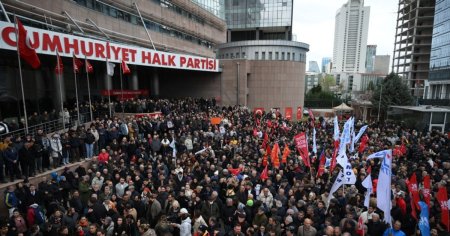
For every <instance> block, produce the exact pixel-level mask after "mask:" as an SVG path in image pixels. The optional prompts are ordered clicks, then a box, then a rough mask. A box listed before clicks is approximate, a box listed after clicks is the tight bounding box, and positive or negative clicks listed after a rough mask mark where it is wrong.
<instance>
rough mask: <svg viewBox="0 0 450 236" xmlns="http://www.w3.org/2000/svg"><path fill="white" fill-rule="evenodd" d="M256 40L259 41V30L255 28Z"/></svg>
mask: <svg viewBox="0 0 450 236" xmlns="http://www.w3.org/2000/svg"><path fill="white" fill-rule="evenodd" d="M256 40H259V29H258V28H256Z"/></svg>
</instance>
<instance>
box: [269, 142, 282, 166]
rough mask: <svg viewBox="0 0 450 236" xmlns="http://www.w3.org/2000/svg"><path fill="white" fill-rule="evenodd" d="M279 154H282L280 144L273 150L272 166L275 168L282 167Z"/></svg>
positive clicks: (274, 146) (275, 145) (276, 144)
mask: <svg viewBox="0 0 450 236" xmlns="http://www.w3.org/2000/svg"><path fill="white" fill-rule="evenodd" d="M278 152H280V146H278V143H275V144H274V145H273V148H272V153H271V155H270V156H271V158H272V164H273V166H274V167H275V168H279V167H280V157H279V156H278Z"/></svg>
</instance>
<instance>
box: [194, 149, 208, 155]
mask: <svg viewBox="0 0 450 236" xmlns="http://www.w3.org/2000/svg"><path fill="white" fill-rule="evenodd" d="M206 149H208V148H203V149H202V150H200V151H198V152H196V153H195V154H194V155H196V156H197V155H198V154H201V153H203V152H205V151H206Z"/></svg>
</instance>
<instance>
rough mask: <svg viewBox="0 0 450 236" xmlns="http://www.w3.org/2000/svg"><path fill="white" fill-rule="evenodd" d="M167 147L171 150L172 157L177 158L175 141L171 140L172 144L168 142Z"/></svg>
mask: <svg viewBox="0 0 450 236" xmlns="http://www.w3.org/2000/svg"><path fill="white" fill-rule="evenodd" d="M169 147H171V148H172V156H173V157H177V147H176V146H175V139H172V142H170V144H169Z"/></svg>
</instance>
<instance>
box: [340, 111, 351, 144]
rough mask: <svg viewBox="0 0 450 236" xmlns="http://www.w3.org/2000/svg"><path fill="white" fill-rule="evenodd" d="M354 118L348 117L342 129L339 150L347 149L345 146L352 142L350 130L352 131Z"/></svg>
mask: <svg viewBox="0 0 450 236" xmlns="http://www.w3.org/2000/svg"><path fill="white" fill-rule="evenodd" d="M351 124H352V118H350V119H348V120H347V121H346V122H345V124H344V129H342V134H341V143H340V144H339V151H345V147H346V145H347V144H349V143H350V131H351Z"/></svg>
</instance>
